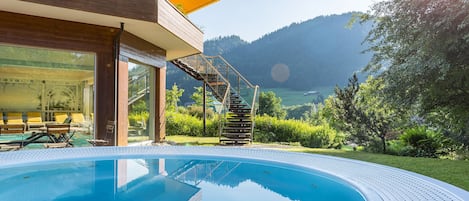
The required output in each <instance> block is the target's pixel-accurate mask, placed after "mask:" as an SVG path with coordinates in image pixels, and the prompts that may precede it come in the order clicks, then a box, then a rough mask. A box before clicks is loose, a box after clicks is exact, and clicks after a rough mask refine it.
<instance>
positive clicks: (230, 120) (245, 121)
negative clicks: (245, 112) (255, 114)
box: [228, 118, 252, 123]
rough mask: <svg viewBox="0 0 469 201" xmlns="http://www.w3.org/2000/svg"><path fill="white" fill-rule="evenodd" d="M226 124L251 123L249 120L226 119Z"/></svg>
mask: <svg viewBox="0 0 469 201" xmlns="http://www.w3.org/2000/svg"><path fill="white" fill-rule="evenodd" d="M228 122H230V123H238V122H242V123H247V122H249V123H251V122H252V121H251V120H250V119H230V118H228Z"/></svg>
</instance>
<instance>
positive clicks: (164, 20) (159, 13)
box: [0, 0, 203, 60]
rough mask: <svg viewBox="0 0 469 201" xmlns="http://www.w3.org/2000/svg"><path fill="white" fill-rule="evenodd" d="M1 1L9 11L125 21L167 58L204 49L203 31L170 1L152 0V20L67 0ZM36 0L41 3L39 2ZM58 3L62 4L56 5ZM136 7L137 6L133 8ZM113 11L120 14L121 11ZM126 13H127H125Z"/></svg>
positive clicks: (70, 18) (81, 19)
mask: <svg viewBox="0 0 469 201" xmlns="http://www.w3.org/2000/svg"><path fill="white" fill-rule="evenodd" d="M1 1H2V3H1V4H0V10H2V11H7V12H13V13H20V14H27V15H32V16H39V17H46V18H53V19H60V20H65V21H73V22H80V23H86V24H93V25H99V26H106V27H114V28H120V24H121V23H124V29H125V30H126V31H127V32H129V33H132V34H134V35H135V36H137V37H139V38H142V39H143V40H145V41H148V42H150V43H152V44H154V45H156V46H158V47H160V48H162V49H164V50H166V59H167V60H173V59H176V58H181V57H185V56H189V55H193V54H197V53H201V52H202V51H203V33H202V31H201V30H200V29H199V28H197V27H196V26H195V25H194V24H192V22H190V21H189V20H188V18H187V17H186V16H184V14H182V13H181V12H179V11H178V10H177V8H175V7H174V6H173V5H172V4H171V3H169V2H168V1H167V0H156V1H155V0H152V1H154V2H156V4H155V6H156V8H148V9H153V10H155V12H153V13H155V16H150V17H149V19H151V20H148V19H136V18H135V17H132V16H124V15H121V16H117V15H114V14H109V13H106V12H101V13H99V12H94V11H93V12H91V11H90V9H88V10H87V8H86V7H85V8H84V7H80V8H75V7H63V6H60V5H61V4H66V3H67V1H64V2H65V3H64V2H61V1H45V0H25V1H22V0H1ZM34 1H36V2H40V3H35V2H34ZM118 1H119V0H118ZM44 2H47V3H44ZM76 2H77V1H76ZM78 2H79V1H78ZM82 2H83V1H82ZM103 2H104V1H103V0H101V3H103ZM112 2H114V3H115V2H116V1H115V0H114V1H109V2H108V4H112ZM54 3H55V4H59V5H54ZM104 3H106V2H104ZM83 4H86V3H83ZM85 6H87V5H85ZM145 9H146V8H145ZM129 10H132V8H129ZM133 10H137V9H135V8H133ZM113 12H115V13H118V11H113ZM123 13H124V14H125V12H123ZM136 14H139V13H133V15H136Z"/></svg>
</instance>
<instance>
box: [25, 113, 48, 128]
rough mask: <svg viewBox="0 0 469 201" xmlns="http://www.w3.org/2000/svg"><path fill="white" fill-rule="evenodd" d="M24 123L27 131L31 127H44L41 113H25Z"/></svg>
mask: <svg viewBox="0 0 469 201" xmlns="http://www.w3.org/2000/svg"><path fill="white" fill-rule="evenodd" d="M26 117H27V119H26V123H27V126H28V129H27V130H30V129H31V127H44V126H45V124H44V122H43V121H42V115H41V112H28V113H26Z"/></svg>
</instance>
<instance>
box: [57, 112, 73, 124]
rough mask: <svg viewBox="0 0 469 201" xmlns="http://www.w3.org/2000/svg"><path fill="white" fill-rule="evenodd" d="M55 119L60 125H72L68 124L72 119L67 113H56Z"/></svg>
mask: <svg viewBox="0 0 469 201" xmlns="http://www.w3.org/2000/svg"><path fill="white" fill-rule="evenodd" d="M54 118H55V122H56V123H59V124H63V123H70V122H67V121H69V119H70V118H69V117H68V114H67V113H65V112H54Z"/></svg>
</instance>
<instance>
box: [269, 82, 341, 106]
mask: <svg viewBox="0 0 469 201" xmlns="http://www.w3.org/2000/svg"><path fill="white" fill-rule="evenodd" d="M261 91H262V92H267V91H273V92H274V93H275V94H276V96H277V97H280V98H282V105H284V106H292V105H302V104H305V103H311V102H312V101H313V99H316V96H315V95H313V96H304V95H303V94H304V93H305V92H306V91H295V90H291V89H286V88H261ZM311 91H318V92H319V93H321V94H322V96H323V97H324V98H327V97H328V96H329V95H332V94H333V93H334V87H333V86H329V87H315V88H312V89H311Z"/></svg>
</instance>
